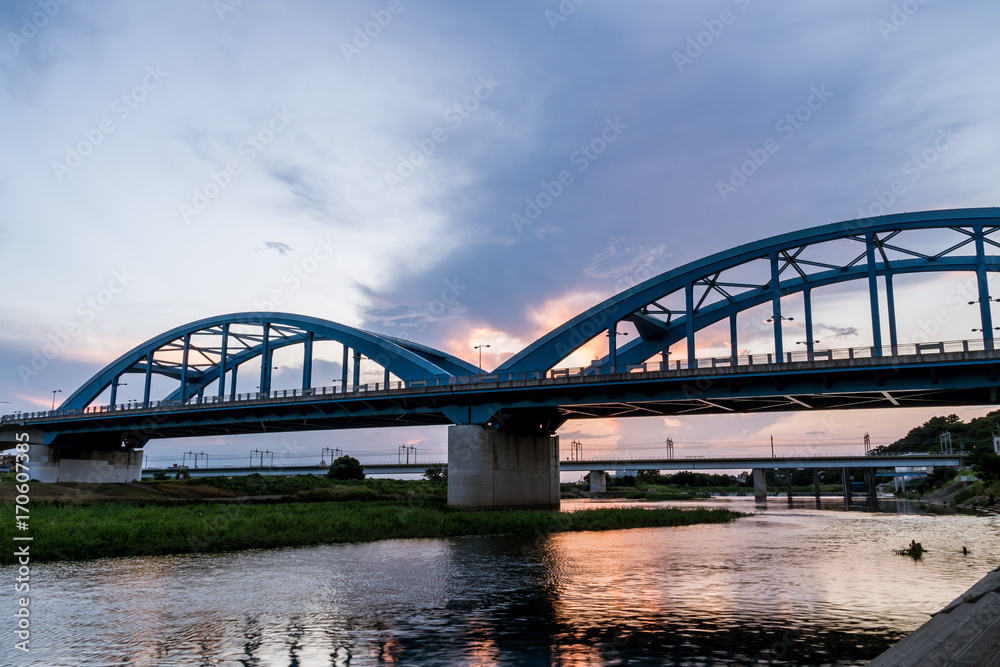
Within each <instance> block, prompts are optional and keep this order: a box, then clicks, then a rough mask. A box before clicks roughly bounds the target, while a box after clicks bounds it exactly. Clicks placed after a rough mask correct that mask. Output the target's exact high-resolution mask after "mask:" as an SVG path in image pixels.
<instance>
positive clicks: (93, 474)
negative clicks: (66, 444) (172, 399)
mask: <svg viewBox="0 0 1000 667" xmlns="http://www.w3.org/2000/svg"><path fill="white" fill-rule="evenodd" d="M32 450H34V451H32V452H31V453H30V455H31V459H32V460H33V461H43V463H40V464H39V463H36V464H35V465H36V466H37V467H36V469H35V470H33V471H32V476H33V477H35V479H38V481H40V482H85V483H87V484H123V483H125V482H138V481H139V480H140V479H142V450H141V449H119V450H100V449H76V448H74V449H64V448H56V447H50V446H48V445H32ZM36 457H37V458H36Z"/></svg>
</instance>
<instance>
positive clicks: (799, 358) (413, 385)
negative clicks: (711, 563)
mask: <svg viewBox="0 0 1000 667" xmlns="http://www.w3.org/2000/svg"><path fill="white" fill-rule="evenodd" d="M995 342H996V339H991V340H986V341H984V340H982V339H976V340H952V341H939V342H933V343H904V344H899V345H883V346H881V347H875V346H870V345H869V346H863V347H845V348H834V349H821V350H812V351H809V350H795V351H791V352H785V353H784V354H782V355H781V356H780V358H779V357H778V356H776V355H775V354H774V353H760V354H746V355H739V356H736V357H733V356H721V357H705V358H698V359H691V360H682V359H677V360H675V361H659V362H646V363H642V364H627V365H620V366H613V367H612V366H598V365H591V366H583V367H576V368H553V369H549V370H547V371H543V370H537V371H521V372H518V373H489V374H482V375H463V376H457V377H439V378H432V379H426V380H411V381H409V382H403V381H396V382H382V383H379V382H375V383H372V384H359V385H348V386H344V387H341V388H340V390H339V391H338V388H337V387H335V386H334V387H314V388H311V389H279V390H276V391H271V392H266V393H258V392H250V393H245V394H224V395H222V396H205V395H195V396H193V397H192V398H189V399H188V400H187V401H181V400H180V399H173V400H161V401H150V402H148V403H143V402H139V401H135V402H128V403H122V404H119V405H94V406H89V407H86V408H74V409H56V410H44V411H39V412H25V413H20V412H18V413H14V414H10V415H4V416H3V417H0V424H2V423H6V422H19V421H22V420H25V419H44V418H52V417H67V416H76V415H93V414H99V413H105V412H119V411H128V410H148V409H152V408H163V407H179V406H182V405H211V404H216V403H246V402H254V401H261V400H275V399H311V398H315V397H317V396H320V397H322V396H331V397H332V396H335V395H341V396H344V397H349V396H350V397H356V396H357V395H359V394H371V393H374V392H391V391H408V390H410V389H417V388H424V387H441V386H462V385H479V384H490V383H500V382H519V381H529V380H559V379H569V378H575V377H585V376H592V375H593V376H596V375H618V374H645V373H671V372H680V371H685V372H686V371H691V370H710V369H718V368H732V367H753V366H765V365H774V364H784V363H812V362H817V361H820V362H829V361H838V360H852V359H872V358H883V359H891V358H899V357H914V356H916V357H924V356H933V355H940V354H949V353H962V352H981V351H984V350H994V349H997V346H996V345H995Z"/></svg>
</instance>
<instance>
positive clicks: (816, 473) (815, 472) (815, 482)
mask: <svg viewBox="0 0 1000 667" xmlns="http://www.w3.org/2000/svg"><path fill="white" fill-rule="evenodd" d="M813 492H814V493H815V494H816V502H819V468H817V469H816V470H813Z"/></svg>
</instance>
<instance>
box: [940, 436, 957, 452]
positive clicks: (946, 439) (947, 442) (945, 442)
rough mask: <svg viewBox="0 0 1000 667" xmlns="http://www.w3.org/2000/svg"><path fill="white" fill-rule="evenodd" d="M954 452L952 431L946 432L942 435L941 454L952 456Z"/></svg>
mask: <svg viewBox="0 0 1000 667" xmlns="http://www.w3.org/2000/svg"><path fill="white" fill-rule="evenodd" d="M953 452H954V450H953V449H952V447H951V431H945V432H944V433H942V434H941V453H942V454H951V453H953Z"/></svg>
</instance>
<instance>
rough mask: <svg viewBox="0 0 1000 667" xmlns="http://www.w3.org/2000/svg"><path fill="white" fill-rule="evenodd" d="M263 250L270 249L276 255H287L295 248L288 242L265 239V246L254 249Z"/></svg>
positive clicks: (255, 250)
mask: <svg viewBox="0 0 1000 667" xmlns="http://www.w3.org/2000/svg"><path fill="white" fill-rule="evenodd" d="M262 250H269V251H270V252H271V253H273V254H275V255H287V254H288V253H290V252H293V251H294V250H295V248H293V247H292V246H290V245H288V244H287V243H281V242H280V241H264V245H263V247H261V246H257V247H256V248H254V249H253V251H254V252H261V251H262Z"/></svg>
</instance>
